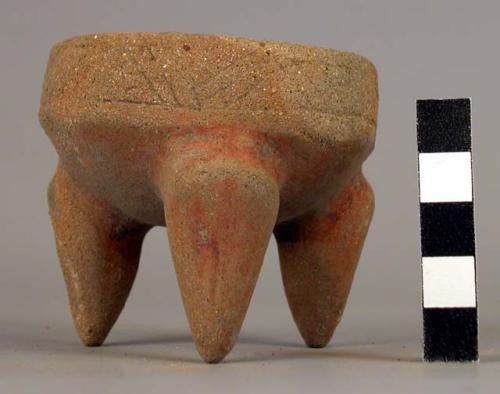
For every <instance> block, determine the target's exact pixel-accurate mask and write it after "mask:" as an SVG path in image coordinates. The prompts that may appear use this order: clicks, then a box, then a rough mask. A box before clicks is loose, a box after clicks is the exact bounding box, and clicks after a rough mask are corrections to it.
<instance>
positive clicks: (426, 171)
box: [418, 152, 472, 202]
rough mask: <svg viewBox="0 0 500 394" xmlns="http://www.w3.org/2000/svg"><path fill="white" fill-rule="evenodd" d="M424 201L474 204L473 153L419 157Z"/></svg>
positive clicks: (421, 193)
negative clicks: (470, 202) (468, 202)
mask: <svg viewBox="0 0 500 394" xmlns="http://www.w3.org/2000/svg"><path fill="white" fill-rule="evenodd" d="M418 164H419V173H420V201H421V202H460V201H472V163H471V154H470V152H443V153H442V152H436V153H420V154H419V155H418Z"/></svg>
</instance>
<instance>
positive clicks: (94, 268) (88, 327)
mask: <svg viewBox="0 0 500 394" xmlns="http://www.w3.org/2000/svg"><path fill="white" fill-rule="evenodd" d="M49 206H50V216H51V218H52V225H53V227H54V232H55V236H56V242H57V252H58V255H59V260H60V262H61V267H62V270H63V274H64V279H65V281H66V287H67V290H68V295H69V300H70V306H71V312H72V314H73V319H74V323H75V326H76V329H77V331H78V334H79V335H80V338H81V341H82V342H83V343H84V344H85V345H87V346H99V345H101V344H102V342H103V341H104V339H105V338H106V336H107V334H108V332H109V331H110V330H111V327H112V326H113V324H114V323H115V321H116V319H117V318H118V315H119V314H120V312H121V310H122V308H123V305H124V304H125V301H126V299H127V296H128V294H129V291H130V288H131V287H132V283H133V281H134V277H135V274H136V272H137V266H138V262H139V255H140V251H141V245H142V240H143V238H144V235H145V234H146V232H147V230H148V229H149V227H147V226H145V225H142V224H139V223H137V222H135V221H133V220H131V219H129V218H126V217H124V216H123V215H121V214H119V213H118V212H115V211H113V210H111V209H110V208H109V207H108V206H106V204H104V203H103V202H101V201H99V200H97V199H95V198H93V197H91V196H89V195H88V194H86V193H84V192H83V191H82V190H80V189H79V188H78V185H75V184H74V183H73V182H72V180H71V179H70V178H69V177H68V175H67V174H66V173H65V172H64V170H63V169H62V168H61V167H58V169H57V171H56V174H55V176H54V178H53V180H52V182H51V184H50V187H49Z"/></svg>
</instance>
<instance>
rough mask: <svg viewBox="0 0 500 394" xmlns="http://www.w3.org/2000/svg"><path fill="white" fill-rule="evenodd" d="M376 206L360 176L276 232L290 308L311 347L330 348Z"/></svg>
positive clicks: (284, 224)
mask: <svg viewBox="0 0 500 394" xmlns="http://www.w3.org/2000/svg"><path fill="white" fill-rule="evenodd" d="M373 206H374V200H373V192H372V190H371V187H370V185H369V184H368V183H367V181H366V180H365V179H364V177H363V175H362V174H359V175H357V176H356V177H355V178H354V179H353V181H352V183H351V184H350V185H349V186H348V187H347V188H346V189H345V190H344V191H343V192H342V193H341V194H340V195H339V196H338V197H337V198H336V199H335V200H334V201H331V202H330V203H329V204H327V205H326V206H325V207H323V209H321V210H318V211H316V212H314V213H312V214H309V215H307V216H305V217H302V218H300V219H297V220H295V221H293V222H288V223H283V224H280V225H279V226H277V228H276V230H275V235H276V239H277V241H278V250H279V255H280V262H281V272H282V277H283V282H284V285H285V291H286V295H287V299H288V304H289V305H290V309H291V311H292V314H293V317H294V320H295V322H296V324H297V326H298V328H299V331H300V333H301V335H302V337H303V338H304V341H305V342H306V343H307V345H308V346H310V347H323V346H326V345H327V344H328V342H329V341H330V339H331V337H332V335H333V331H334V330H335V328H336V326H337V324H338V323H339V321H340V318H341V316H342V312H343V310H344V306H345V303H346V300H347V296H348V294H349V290H350V288H351V283H352V279H353V276H354V271H355V269H356V265H357V263H358V259H359V256H360V253H361V249H362V246H363V243H364V240H365V236H366V233H367V230H368V226H369V224H370V221H371V218H372V213H373Z"/></svg>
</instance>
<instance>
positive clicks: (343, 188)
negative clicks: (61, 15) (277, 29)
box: [40, 33, 377, 362]
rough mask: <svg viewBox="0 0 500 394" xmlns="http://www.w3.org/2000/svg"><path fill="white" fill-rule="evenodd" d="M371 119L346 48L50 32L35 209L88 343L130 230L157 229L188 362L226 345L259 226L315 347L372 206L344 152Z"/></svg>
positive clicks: (367, 76) (370, 99)
mask: <svg viewBox="0 0 500 394" xmlns="http://www.w3.org/2000/svg"><path fill="white" fill-rule="evenodd" d="M376 118H377V76H376V71H375V68H374V67H373V66H372V64H371V63H370V62H369V61H367V60H366V59H364V58H363V57H361V56H358V55H355V54H352V53H348V52H340V51H336V50H331V49H324V48H317V47H312V46H305V45H294V44H287V43H283V42H272V41H256V40H248V39H240V38H229V37H219V36H205V35H194V34H174V33H108V34H97V35H88V36H82V37H76V38H72V39H69V40H66V41H63V42H61V43H59V44H57V45H55V46H54V48H53V49H52V51H51V54H50V58H49V63H48V66H47V70H46V74H45V82H44V85H43V94H42V99H41V108H40V122H41V124H42V126H43V128H44V129H45V131H46V133H47V135H48V136H49V138H50V139H51V141H52V143H53V144H54V146H55V148H56V151H57V153H58V155H59V164H58V166H57V170H56V173H55V176H54V178H53V180H52V182H51V183H50V187H49V205H50V215H51V218H52V224H53V227H54V231H55V237H56V241H57V250H58V256H59V259H60V262H61V266H62V270H63V273H64V277H65V281H66V285H67V290H68V294H69V299H70V306H71V311H72V314H73V318H74V322H75V326H76V329H77V331H78V333H79V335H80V338H81V340H82V342H83V343H84V344H85V345H88V346H98V345H100V344H102V343H103V341H104V339H105V338H106V336H107V334H108V333H109V331H110V329H111V327H112V326H113V324H114V322H115V321H116V319H117V318H118V315H119V314H120V311H121V310H122V307H123V305H124V304H125V301H126V299H127V296H128V294H129V291H130V289H131V286H132V283H133V280H134V277H135V274H136V271H137V267H138V263H139V255H140V251H141V244H142V241H143V239H144V236H145V235H146V233H147V231H148V230H149V229H150V228H151V227H153V226H166V228H167V234H168V239H169V244H170V248H171V253H172V258H173V262H174V266H175V271H176V275H177V279H178V283H179V287H180V291H181V294H182V299H183V303H184V306H185V310H186V314H187V316H188V320H189V323H190V327H191V330H192V334H193V338H194V341H195V343H196V346H197V349H198V351H199V353H200V355H201V357H202V358H203V359H204V360H205V361H207V362H218V361H220V360H222V359H223V358H224V356H225V355H226V354H227V353H228V352H229V351H230V350H231V348H232V347H233V345H234V343H235V340H236V337H237V335H238V333H239V331H240V327H241V325H242V323H243V319H244V317H245V314H246V311H247V308H248V305H249V302H250V298H251V296H252V292H253V290H254V287H255V284H256V281H257V277H258V275H259V271H260V268H261V265H262V260H263V257H264V253H265V251H266V248H267V245H268V243H269V240H270V237H271V235H272V234H273V233H274V236H275V237H276V240H277V244H278V249H279V256H280V264H281V272H282V276H283V282H284V287H285V291H286V295H287V298H288V302H289V305H290V308H291V311H292V314H293V317H294V319H295V322H296V323H297V326H298V328H299V331H300V333H301V335H302V337H303V338H304V340H305V342H306V343H307V345H309V346H311V347H323V346H325V345H326V344H327V343H328V342H329V341H330V339H331V337H332V334H333V331H334V329H335V327H336V326H337V324H338V322H339V320H340V317H341V315H342V311H343V309H344V306H345V302H346V299H347V296H348V293H349V289H350V287H351V282H352V279H353V275H354V271H355V268H356V265H357V261H358V258H359V255H360V252H361V249H362V246H363V242H364V239H365V235H366V232H367V230H368V226H369V223H370V220H371V217H372V211H373V193H372V191H371V188H370V186H369V184H368V183H367V182H366V180H365V179H364V177H363V175H362V173H361V166H362V163H363V161H364V160H365V159H366V158H367V156H368V155H369V154H370V152H371V151H372V149H373V146H374V140H375V128H376ZM160 310H164V309H163V308H160Z"/></svg>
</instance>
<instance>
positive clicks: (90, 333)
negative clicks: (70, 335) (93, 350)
mask: <svg viewBox="0 0 500 394" xmlns="http://www.w3.org/2000/svg"><path fill="white" fill-rule="evenodd" d="M77 331H78V335H79V337H80V341H81V342H82V344H83V345H84V346H86V347H99V346H101V345H102V344H103V343H104V340H105V339H106V337H107V336H108V332H109V330H106V331H102V330H96V329H93V328H84V329H81V328H77Z"/></svg>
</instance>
